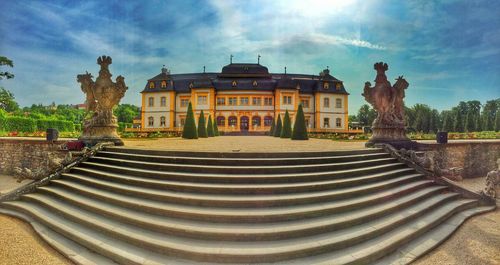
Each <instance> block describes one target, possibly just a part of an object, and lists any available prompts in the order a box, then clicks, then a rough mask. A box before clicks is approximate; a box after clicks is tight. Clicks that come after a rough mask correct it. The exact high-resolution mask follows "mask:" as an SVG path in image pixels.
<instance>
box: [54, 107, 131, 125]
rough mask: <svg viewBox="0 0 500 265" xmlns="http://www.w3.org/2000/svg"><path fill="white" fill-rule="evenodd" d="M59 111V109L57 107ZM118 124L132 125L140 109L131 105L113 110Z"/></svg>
mask: <svg viewBox="0 0 500 265" xmlns="http://www.w3.org/2000/svg"><path fill="white" fill-rule="evenodd" d="M57 109H59V107H57ZM113 112H114V114H115V115H116V118H117V119H118V122H127V123H132V122H133V121H134V118H135V117H137V115H139V113H140V111H139V107H137V106H134V105H131V104H120V105H118V106H116V107H115V109H114V110H113Z"/></svg>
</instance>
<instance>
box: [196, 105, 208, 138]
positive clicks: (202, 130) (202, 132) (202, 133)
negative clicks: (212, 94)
mask: <svg viewBox="0 0 500 265" xmlns="http://www.w3.org/2000/svg"><path fill="white" fill-rule="evenodd" d="M198 137H200V138H207V137H208V134H207V126H206V122H205V114H203V110H202V111H201V113H200V117H199V118H198Z"/></svg>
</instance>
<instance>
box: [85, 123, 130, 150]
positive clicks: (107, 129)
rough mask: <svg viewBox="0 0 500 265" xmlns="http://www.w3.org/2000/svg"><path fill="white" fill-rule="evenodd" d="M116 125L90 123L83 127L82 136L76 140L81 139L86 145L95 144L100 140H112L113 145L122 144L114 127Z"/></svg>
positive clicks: (100, 141)
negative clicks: (90, 124)
mask: <svg viewBox="0 0 500 265" xmlns="http://www.w3.org/2000/svg"><path fill="white" fill-rule="evenodd" d="M117 127H118V125H115V124H111V125H100V126H96V125H92V126H89V127H87V128H85V129H84V131H83V134H82V136H80V138H78V140H80V141H83V142H84V143H85V144H86V145H92V146H93V145H95V144H97V143H102V142H112V143H114V144H115V145H119V146H122V145H123V141H122V139H120V136H119V135H118V133H116V128H117Z"/></svg>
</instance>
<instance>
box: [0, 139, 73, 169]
mask: <svg viewBox="0 0 500 265" xmlns="http://www.w3.org/2000/svg"><path fill="white" fill-rule="evenodd" d="M65 142H66V141H55V142H49V141H46V140H42V139H27V138H20V139H16V138H8V139H7V138H6V139H1V138H0V172H1V173H3V174H13V170H14V168H15V167H21V168H28V169H30V170H34V169H38V168H47V166H48V159H47V158H48V156H55V157H57V158H61V159H62V158H63V157H65V156H66V153H67V152H68V151H65V150H61V149H60V145H62V144H63V143H65Z"/></svg>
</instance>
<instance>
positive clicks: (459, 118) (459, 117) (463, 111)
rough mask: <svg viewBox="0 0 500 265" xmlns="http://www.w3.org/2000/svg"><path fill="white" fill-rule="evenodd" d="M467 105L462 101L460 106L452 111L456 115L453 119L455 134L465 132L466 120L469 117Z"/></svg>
mask: <svg viewBox="0 0 500 265" xmlns="http://www.w3.org/2000/svg"><path fill="white" fill-rule="evenodd" d="M467 109H468V107H467V103H465V102H463V101H460V103H458V106H456V107H454V108H453V109H452V110H453V111H454V113H455V115H454V117H453V125H454V126H453V128H454V131H455V132H464V131H465V119H466V116H467Z"/></svg>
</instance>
